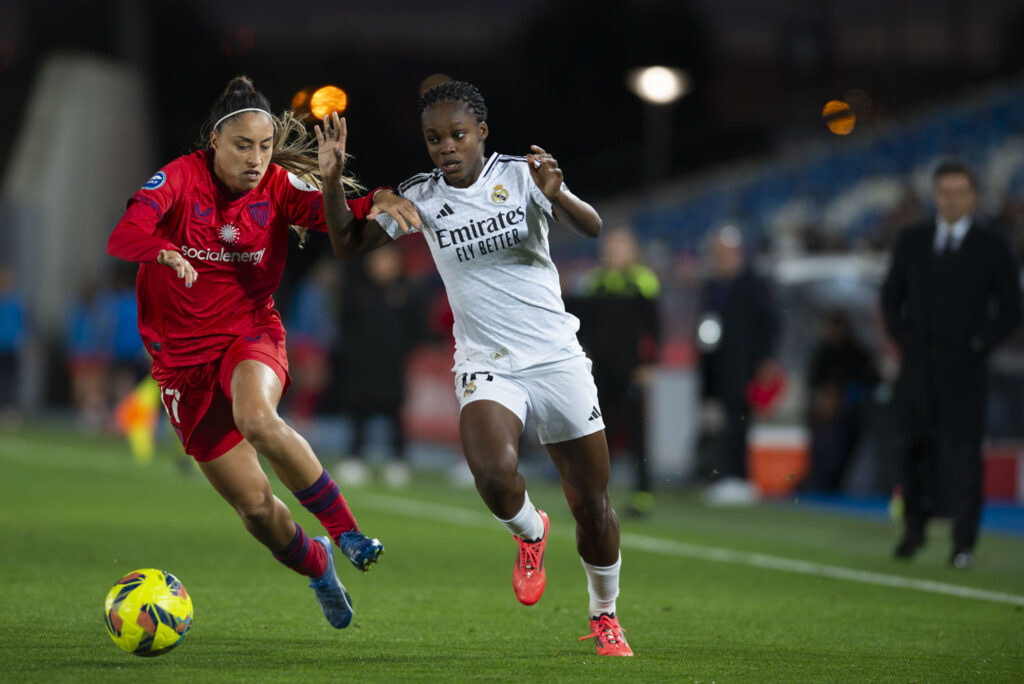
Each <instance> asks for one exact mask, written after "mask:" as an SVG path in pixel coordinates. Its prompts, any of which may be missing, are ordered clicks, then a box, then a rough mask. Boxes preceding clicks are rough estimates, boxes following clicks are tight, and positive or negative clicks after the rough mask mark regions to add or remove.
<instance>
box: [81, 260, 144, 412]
mask: <svg viewBox="0 0 1024 684" xmlns="http://www.w3.org/2000/svg"><path fill="white" fill-rule="evenodd" d="M108 313H109V312H108V311H107V310H106V309H105V307H103V306H102V305H101V302H100V294H99V291H98V289H97V287H96V283H95V282H93V281H91V280H90V281H86V282H85V283H83V285H82V286H81V287H80V288H79V290H78V297H77V298H76V299H75V300H74V301H72V302H71V306H69V307H68V313H67V344H68V370H69V372H70V375H71V397H72V401H73V402H74V407H75V413H76V415H77V417H78V420H79V422H80V423H81V424H82V426H83V427H86V428H89V429H93V430H98V429H101V428H102V427H103V426H104V424H105V423H106V419H107V408H108V406H109V398H108V389H107V376H108V373H109V372H110V340H111V334H112V330H111V328H112V326H111V320H110V317H109V315H108ZM137 338H138V336H137V335H136V339H137Z"/></svg>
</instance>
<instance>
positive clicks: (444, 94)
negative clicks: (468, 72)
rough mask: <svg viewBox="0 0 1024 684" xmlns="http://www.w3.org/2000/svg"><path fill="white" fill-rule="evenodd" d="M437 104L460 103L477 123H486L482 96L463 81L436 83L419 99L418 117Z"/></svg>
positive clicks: (485, 107)
mask: <svg viewBox="0 0 1024 684" xmlns="http://www.w3.org/2000/svg"><path fill="white" fill-rule="evenodd" d="M438 102H461V103H463V104H464V105H466V109H468V110H469V112H470V113H471V114H472V115H473V116H475V117H476V120H477V123H483V122H485V121H487V105H486V104H485V103H484V96H483V95H481V94H480V91H479V90H477V88H476V86H475V85H473V84H472V83H466V82H465V81H445V82H444V83H438V84H437V85H436V86H434V87H433V88H431V89H430V90H428V91H427V92H426V93H424V94H423V97H421V98H420V105H419V113H420V116H422V115H423V111H424V110H425V109H426V108H427V107H429V106H431V105H433V104H437V103H438Z"/></svg>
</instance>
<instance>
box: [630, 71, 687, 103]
mask: <svg viewBox="0 0 1024 684" xmlns="http://www.w3.org/2000/svg"><path fill="white" fill-rule="evenodd" d="M626 83H627V84H628V85H629V89H630V90H631V91H633V94H634V95H636V96H637V97H639V98H640V99H641V100H643V101H644V102H647V103H650V104H655V105H669V104H672V103H673V102H675V101H676V100H678V99H679V98H681V97H683V96H684V95H686V94H687V93H688V92H690V76H689V74H687V73H686V72H685V71H683V70H682V69H676V68H674V67H666V66H649V67H641V68H639V69H631V70H630V71H629V73H628V74H627V75H626Z"/></svg>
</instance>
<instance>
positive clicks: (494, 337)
mask: <svg viewBox="0 0 1024 684" xmlns="http://www.w3.org/2000/svg"><path fill="white" fill-rule="evenodd" d="M398 192H399V194H400V195H401V196H402V197H405V198H407V199H408V200H410V201H411V202H412V203H413V204H415V205H416V208H417V210H418V211H419V214H420V218H421V219H422V220H423V231H422V232H423V233H424V235H425V239H426V240H427V244H428V245H430V253H431V254H432V255H433V257H434V263H435V264H436V265H437V270H438V272H439V273H440V274H441V279H442V280H443V281H444V285H445V289H446V290H447V291H448V301H449V302H450V303H451V307H452V312H453V313H454V314H455V326H454V329H453V333H454V335H455V363H456V365H457V364H459V363H461V362H465V361H470V362H480V363H483V362H486V363H487V364H488V367H490V368H495V369H500V368H506V369H508V370H518V369H521V368H526V367H528V366H532V365H534V364H536V363H539V362H541V361H543V360H544V359H546V358H548V357H549V356H551V355H552V354H555V353H557V352H559V351H560V350H562V349H564V348H565V347H566V346H567V345H569V344H573V343H575V341H576V337H575V335H576V331H577V330H579V320H578V319H577V318H576V317H575V316H573V315H571V314H569V313H566V311H565V306H564V304H563V303H562V293H561V287H560V285H559V282H558V271H557V270H556V269H555V265H554V263H552V261H551V252H550V250H549V249H548V217H550V216H551V202H550V200H548V198H547V197H545V196H544V194H543V193H542V192H541V191H540V188H538V187H537V185H536V184H535V183H534V182H533V179H532V178H531V177H530V171H529V169H528V168H527V163H526V158H525V157H510V156H506V155H499V154H497V153H495V154H492V155H491V156H490V158H489V159H488V160H487V163H486V164H485V165H484V169H483V171H482V172H481V173H480V177H479V178H477V180H476V182H475V183H473V185H471V186H469V187H468V188H454V187H451V186H450V185H448V184H447V183H446V182H445V180H444V177H443V176H442V174H441V171H440V169H434V170H433V171H432V172H430V173H421V174H418V175H416V176H413V177H412V178H410V179H409V180H407V181H405V182H404V183H402V184H401V185H400V186H398ZM377 221H378V222H379V223H380V224H381V226H383V228H384V230H385V231H387V233H388V235H390V236H391V237H392V239H397V238H399V237H401V235H402V232H401V229H400V228H399V227H398V224H397V223H396V222H395V221H394V220H393V219H391V217H389V216H386V215H384V214H382V215H381V216H379V217H378V218H377ZM413 231H414V232H420V231H419V230H418V229H413Z"/></svg>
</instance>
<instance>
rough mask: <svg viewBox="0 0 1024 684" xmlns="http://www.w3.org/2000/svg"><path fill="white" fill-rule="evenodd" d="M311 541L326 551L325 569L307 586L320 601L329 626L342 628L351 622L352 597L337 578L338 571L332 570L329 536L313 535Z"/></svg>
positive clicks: (332, 555)
mask: <svg viewBox="0 0 1024 684" xmlns="http://www.w3.org/2000/svg"><path fill="white" fill-rule="evenodd" d="M313 541H314V542H316V543H317V544H319V545H320V546H322V547H324V551H326V552H327V569H326V570H324V574H322V575H320V576H319V577H315V578H313V580H312V581H310V583H309V586H311V587H312V588H313V591H315V592H316V600H317V601H319V602H320V607H321V608H323V611H324V617H326V618H327V621H328V622H330V623H331V626H333V627H336V628H338V629H344V628H345V627H348V625H349V623H350V622H352V599H351V597H349V595H348V592H347V591H345V587H344V586H342V584H341V580H339V579H338V573H336V572H335V571H334V549H333V548H332V546H331V540H330V538H328V537H314V538H313Z"/></svg>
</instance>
